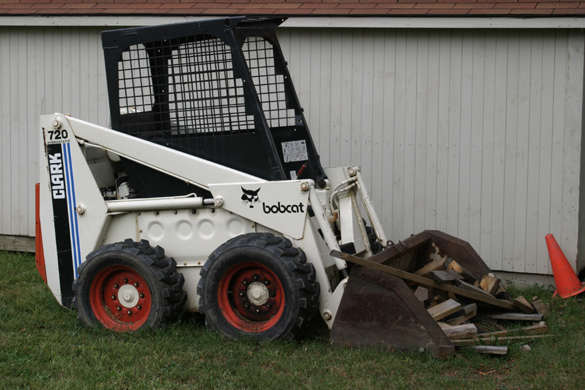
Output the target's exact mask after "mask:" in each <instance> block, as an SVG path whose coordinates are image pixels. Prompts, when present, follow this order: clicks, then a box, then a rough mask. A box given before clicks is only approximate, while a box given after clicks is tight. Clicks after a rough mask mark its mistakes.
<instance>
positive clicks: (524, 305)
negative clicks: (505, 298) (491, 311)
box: [512, 296, 534, 314]
mask: <svg viewBox="0 0 585 390" xmlns="http://www.w3.org/2000/svg"><path fill="white" fill-rule="evenodd" d="M512 304H513V305H514V306H516V307H517V308H518V309H520V310H522V311H523V312H524V313H527V314H530V313H534V308H533V307H532V305H531V304H530V303H528V301H527V300H526V298H524V297H523V296H519V297H518V298H516V299H514V302H512Z"/></svg>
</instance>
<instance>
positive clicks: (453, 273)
mask: <svg viewBox="0 0 585 390" xmlns="http://www.w3.org/2000/svg"><path fill="white" fill-rule="evenodd" d="M414 275H417V276H420V277H422V278H425V279H428V282H427V283H416V282H414V281H412V280H411V283H410V284H411V288H412V289H413V291H414V295H415V296H416V297H417V298H418V300H419V301H421V302H422V303H423V304H424V305H425V308H427V311H428V313H429V314H430V315H431V317H432V318H433V319H434V320H435V321H437V323H438V324H439V326H440V327H441V329H442V330H443V332H444V333H445V334H446V335H447V337H449V339H450V340H451V342H452V343H453V345H455V346H456V347H469V348H475V349H476V350H478V351H479V352H483V353H493V354H506V353H507V352H508V347H507V346H505V345H504V346H499V345H498V344H507V343H508V342H521V341H527V340H530V339H534V338H538V337H543V336H542V334H543V333H546V332H547V330H548V327H547V325H546V323H545V322H544V321H542V320H543V315H544V314H545V312H546V306H545V305H544V303H543V302H542V300H540V299H539V298H538V297H534V298H533V299H532V303H529V302H528V301H527V300H526V299H525V298H524V297H522V296H520V297H518V298H516V299H514V300H512V299H511V298H510V295H509V294H508V292H507V291H506V289H505V288H504V286H503V285H502V283H501V280H500V279H498V278H497V277H495V276H494V275H493V274H488V275H485V276H483V278H482V279H481V280H477V279H475V278H474V277H473V276H472V275H471V273H469V272H467V271H466V269H465V268H464V267H462V266H461V265H460V264H458V263H457V262H456V261H455V260H452V259H450V258H441V259H437V260H435V261H431V262H430V263H428V264H426V265H425V266H424V267H423V268H421V269H419V270H417V271H415V272H414ZM419 282H420V280H419ZM494 309H496V310H494ZM500 321H523V322H527V325H528V324H529V325H528V326H523V327H520V328H516V327H514V328H510V329H506V328H504V327H503V326H502V323H501V322H500Z"/></svg>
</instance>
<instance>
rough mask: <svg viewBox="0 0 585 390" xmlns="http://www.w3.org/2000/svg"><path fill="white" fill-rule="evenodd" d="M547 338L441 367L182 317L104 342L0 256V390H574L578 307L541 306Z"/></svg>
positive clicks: (582, 366)
mask: <svg viewBox="0 0 585 390" xmlns="http://www.w3.org/2000/svg"><path fill="white" fill-rule="evenodd" d="M516 293H522V294H523V295H524V296H526V297H527V298H529V299H530V298H532V296H533V295H538V296H540V297H541V298H542V299H543V300H544V301H545V302H546V303H547V304H549V305H550V314H548V315H547V316H546V317H545V320H546V322H547V323H548V325H549V328H550V330H549V332H548V334H553V335H555V336H556V337H552V338H544V339H538V340H534V341H532V342H530V343H529V345H530V346H531V350H530V351H529V352H522V351H520V346H521V345H522V343H511V344H509V345H508V346H509V354H508V355H506V356H491V355H480V354H477V353H474V352H458V353H457V355H456V356H455V357H454V358H452V359H449V360H436V359H433V358H430V357H428V356H426V355H424V354H405V353H393V352H390V351H385V350H383V351H382V350H350V349H334V348H332V347H331V346H330V345H329V343H328V332H327V330H326V329H325V328H324V327H323V328H319V329H317V330H315V332H314V334H312V335H311V336H309V337H308V338H306V339H305V340H303V341H301V342H298V343H293V344H287V343H281V342H278V343H277V342H275V343H265V344H255V343H252V342H249V341H226V340H224V339H223V338H222V337H220V336H219V335H217V334H214V333H212V332H210V331H208V330H206V328H205V326H204V325H203V321H202V319H201V317H200V316H193V315H190V316H186V317H185V318H183V320H182V321H181V322H179V323H176V324H174V325H172V326H170V327H167V328H166V329H164V330H161V331H158V332H150V333H148V332H147V333H142V334H116V333H112V332H107V331H99V330H90V329H86V328H84V327H82V326H80V325H79V324H78V323H77V318H76V312H74V311H71V310H68V309H65V308H63V307H61V306H59V304H58V303H57V301H56V300H55V299H54V298H53V295H52V294H51V292H50V291H49V289H48V287H47V286H46V285H45V284H44V283H43V281H42V279H41V277H40V276H39V275H38V273H37V271H36V268H35V263H34V257H33V256H31V255H24V254H14V253H6V252H3V253H0V388H2V389H20V388H33V389H94V388H95V389H211V388H213V389H253V388H267V389H290V388H302V389H305V388H306V389H328V388H329V389H464V388H465V389H555V390H559V389H584V388H585V331H584V329H585V310H584V308H583V305H584V302H582V300H581V299H578V298H573V299H568V300H561V299H552V297H551V295H552V294H551V292H550V291H547V290H540V289H536V288H535V289H530V290H524V291H521V292H516Z"/></svg>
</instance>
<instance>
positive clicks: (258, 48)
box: [242, 37, 295, 128]
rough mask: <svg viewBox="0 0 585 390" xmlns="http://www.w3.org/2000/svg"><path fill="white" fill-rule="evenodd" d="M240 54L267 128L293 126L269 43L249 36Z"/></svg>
mask: <svg viewBox="0 0 585 390" xmlns="http://www.w3.org/2000/svg"><path fill="white" fill-rule="evenodd" d="M242 51H243V52H244V57H245V58H246V62H247V64H248V69H249V70H250V73H251V75H252V80H253V82H254V85H255V87H256V93H257V94H258V97H259V99H260V103H261V104H262V110H263V111H264V116H265V117H266V120H267V121H268V126H269V127H271V128H274V127H285V126H294V125H295V112H294V110H293V109H289V108H288V107H287V104H286V91H285V85H284V76H283V75H280V74H276V68H275V63H274V50H273V47H272V44H271V43H270V42H269V41H267V40H265V39H264V38H260V37H248V38H246V41H245V43H244V46H243V47H242Z"/></svg>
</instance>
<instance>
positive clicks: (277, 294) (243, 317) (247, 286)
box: [197, 233, 319, 341]
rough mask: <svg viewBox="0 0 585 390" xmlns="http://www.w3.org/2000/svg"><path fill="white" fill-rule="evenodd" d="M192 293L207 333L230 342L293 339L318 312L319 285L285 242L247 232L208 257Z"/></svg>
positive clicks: (302, 258)
mask: <svg viewBox="0 0 585 390" xmlns="http://www.w3.org/2000/svg"><path fill="white" fill-rule="evenodd" d="M197 293H198V294H199V295H200V296H201V299H200V301H199V310H200V311H201V312H202V313H204V314H205V323H206V325H207V327H208V328H210V329H213V330H215V331H218V332H219V333H222V334H224V335H225V336H227V337H229V338H238V337H251V338H254V339H257V340H259V341H264V340H292V339H294V338H295V337H296V336H297V335H299V333H300V332H301V331H302V330H303V328H304V327H305V326H306V325H307V324H308V322H309V321H310V320H311V319H312V318H313V317H314V316H315V314H316V313H317V308H318V299H319V284H318V283H317V282H316V280H315V268H314V267H313V265H312V264H308V263H307V259H306V256H305V254H304V252H303V251H302V250H300V249H299V248H295V247H293V246H292V243H291V242H290V241H289V240H287V239H285V238H282V237H276V236H274V235H273V234H268V233H251V234H245V235H242V236H238V237H236V238H233V239H231V240H230V241H228V242H226V243H225V244H223V245H221V246H220V247H219V248H218V249H216V250H215V251H214V252H213V253H212V254H211V255H210V257H209V259H208V260H207V262H206V263H205V265H204V267H203V268H202V269H201V279H200V281H199V285H198V286H197Z"/></svg>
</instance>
